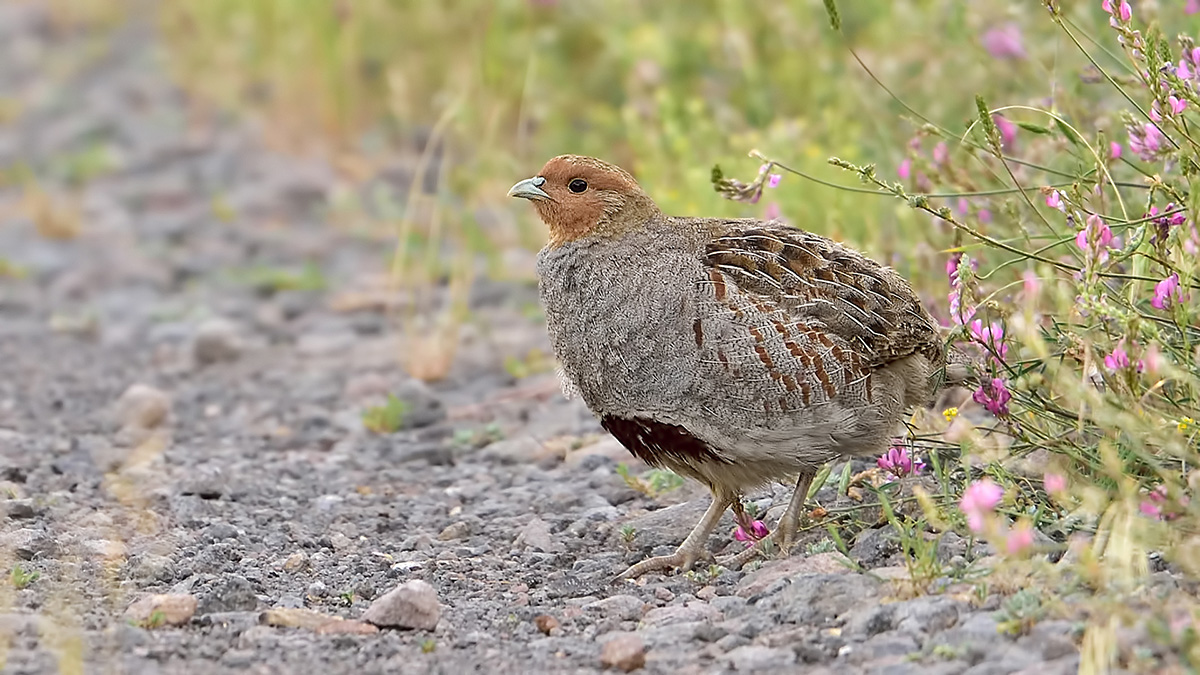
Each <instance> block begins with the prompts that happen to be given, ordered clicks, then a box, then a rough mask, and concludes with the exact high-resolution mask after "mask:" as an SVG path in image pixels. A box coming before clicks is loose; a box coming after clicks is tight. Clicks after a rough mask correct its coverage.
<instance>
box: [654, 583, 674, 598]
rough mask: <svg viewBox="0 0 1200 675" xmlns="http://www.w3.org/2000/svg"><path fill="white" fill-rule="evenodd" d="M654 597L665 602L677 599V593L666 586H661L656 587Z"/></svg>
mask: <svg viewBox="0 0 1200 675" xmlns="http://www.w3.org/2000/svg"><path fill="white" fill-rule="evenodd" d="M654 597H655V598H657V599H658V600H662V601H663V602H670V601H672V600H674V599H675V594H674V593H672V592H671V589H669V588H666V587H665V586H659V587H658V588H656V589H654Z"/></svg>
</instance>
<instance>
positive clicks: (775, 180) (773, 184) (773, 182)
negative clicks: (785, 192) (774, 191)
mask: <svg viewBox="0 0 1200 675" xmlns="http://www.w3.org/2000/svg"><path fill="white" fill-rule="evenodd" d="M781 180H783V176H782V175H780V174H777V173H773V174H771V175H770V176H767V187H769V188H777V187H779V181H781Z"/></svg>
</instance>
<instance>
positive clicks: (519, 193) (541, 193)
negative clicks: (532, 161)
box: [508, 176, 550, 201]
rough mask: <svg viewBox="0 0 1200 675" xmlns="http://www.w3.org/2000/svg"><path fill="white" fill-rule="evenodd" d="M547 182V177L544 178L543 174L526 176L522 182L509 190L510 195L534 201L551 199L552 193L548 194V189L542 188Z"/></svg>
mask: <svg viewBox="0 0 1200 675" xmlns="http://www.w3.org/2000/svg"><path fill="white" fill-rule="evenodd" d="M545 184H546V179H545V178H542V177H541V176H534V177H533V178H526V179H525V180H523V181H521V182H520V183H517V184H516V185H514V186H512V187H511V188H510V189H509V190H508V196H509V197H520V198H521V199H532V200H533V201H541V200H543V199H550V195H548V194H546V191H545V190H543V189H542V186H543V185H545Z"/></svg>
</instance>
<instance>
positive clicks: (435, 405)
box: [392, 378, 446, 429]
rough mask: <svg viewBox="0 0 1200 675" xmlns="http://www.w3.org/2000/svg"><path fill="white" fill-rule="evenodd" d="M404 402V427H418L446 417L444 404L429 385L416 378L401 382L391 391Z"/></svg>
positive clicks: (435, 422) (434, 422)
mask: <svg viewBox="0 0 1200 675" xmlns="http://www.w3.org/2000/svg"><path fill="white" fill-rule="evenodd" d="M392 393H393V394H395V395H396V398H398V399H400V401H401V402H403V403H404V420H403V427H404V428H405V429H418V428H420V427H427V426H429V425H431V424H437V423H438V422H441V421H442V420H444V419H446V406H445V405H444V404H443V403H442V400H441V399H439V398H438V397H437V395H436V394H434V393H433V390H432V389H430V388H429V385H427V384H425V383H424V382H422V381H420V380H417V379H412V378H410V379H407V380H405V381H404V382H401V383H400V384H399V385H398V386H397V387H396V389H395V391H393V392H392Z"/></svg>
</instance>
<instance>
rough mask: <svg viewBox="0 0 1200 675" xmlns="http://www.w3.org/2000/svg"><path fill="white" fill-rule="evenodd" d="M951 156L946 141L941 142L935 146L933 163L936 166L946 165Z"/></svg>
mask: <svg viewBox="0 0 1200 675" xmlns="http://www.w3.org/2000/svg"><path fill="white" fill-rule="evenodd" d="M949 156H950V149H949V148H947V147H946V141H941V142H940V143H938V144H937V145H935V146H933V162H934V163H935V164H945V163H946V159H947V158H948V157H949Z"/></svg>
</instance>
